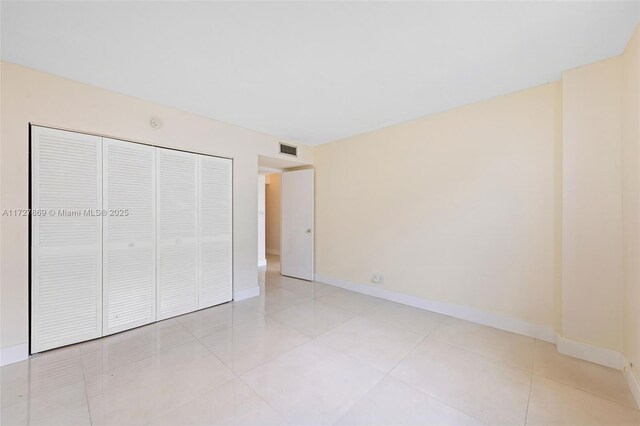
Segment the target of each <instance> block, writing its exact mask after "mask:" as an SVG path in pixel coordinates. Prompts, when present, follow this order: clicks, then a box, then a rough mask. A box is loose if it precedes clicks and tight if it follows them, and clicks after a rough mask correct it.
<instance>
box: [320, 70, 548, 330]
mask: <svg viewBox="0 0 640 426" xmlns="http://www.w3.org/2000/svg"><path fill="white" fill-rule="evenodd" d="M560 97H561V85H560V83H559V82H554V83H550V84H547V85H544V86H540V87H536V88H532V89H530V90H525V91H521V92H517V93H513V94H510V95H506V96H501V97H498V98H495V99H491V100H488V101H484V102H480V103H477V104H473V105H469V106H466V107H463V108H458V109H455V110H452V111H448V112H444V113H441V114H436V115H433V116H430V117H426V118H423V119H420V120H416V121H412V122H409V123H404V124H400V125H397V126H393V127H389V128H386V129H382V130H379V131H375V132H371V133H367V134H363V135H359V136H355V137H352V138H348V139H344V140H341V141H337V142H334V143H329V144H325V145H321V146H319V147H316V149H315V166H314V167H315V169H316V272H317V273H318V274H320V275H324V276H328V277H332V278H339V279H342V280H348V281H351V282H355V283H361V284H370V282H371V281H370V280H371V275H372V273H373V272H379V273H382V274H384V276H385V284H384V285H383V286H384V287H386V288H388V289H391V290H395V291H397V292H401V293H406V294H409V295H415V296H419V297H423V298H427V299H433V300H437V301H443V302H450V303H455V304H459V305H464V306H467V307H472V308H476V309H480V310H483V311H489V312H493V313H497V314H501V315H504V316H508V317H512V318H516V319H521V320H524V321H528V322H531V323H534V324H540V325H546V326H552V327H559V318H560V312H559V303H560V294H559V290H560V281H559V280H560V253H561V252H560V240H559V238H558V235H559V233H560V221H561V210H560V209H561V198H560V196H561V180H560V178H561V169H560V166H561V164H560V158H561V157H560V149H561V142H560V139H561V99H560ZM370 285H373V284H370Z"/></svg>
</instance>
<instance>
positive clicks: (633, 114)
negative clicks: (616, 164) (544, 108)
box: [622, 26, 640, 381]
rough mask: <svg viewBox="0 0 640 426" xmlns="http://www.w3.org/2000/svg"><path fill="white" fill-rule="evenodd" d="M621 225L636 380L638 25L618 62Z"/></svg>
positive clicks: (639, 366) (639, 361)
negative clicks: (620, 114) (620, 129)
mask: <svg viewBox="0 0 640 426" xmlns="http://www.w3.org/2000/svg"><path fill="white" fill-rule="evenodd" d="M622 85H623V86H622V93H623V97H622V225H623V236H624V241H623V243H624V244H623V255H624V256H623V261H624V280H625V287H626V302H627V305H626V309H625V313H626V315H625V325H626V327H625V331H626V332H625V345H624V346H625V355H626V356H627V358H628V359H629V361H631V363H632V364H633V367H632V369H633V372H634V373H635V375H636V378H638V380H639V381H640V26H639V27H638V28H637V29H636V32H635V34H634V36H633V38H632V39H631V41H630V42H629V45H628V46H627V48H626V50H625V52H624V56H623V63H622Z"/></svg>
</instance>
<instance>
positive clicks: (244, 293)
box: [233, 286, 260, 302]
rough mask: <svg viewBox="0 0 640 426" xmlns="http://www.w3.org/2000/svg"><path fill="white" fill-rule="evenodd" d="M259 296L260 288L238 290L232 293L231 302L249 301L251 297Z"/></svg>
mask: <svg viewBox="0 0 640 426" xmlns="http://www.w3.org/2000/svg"><path fill="white" fill-rule="evenodd" d="M256 296H260V286H255V287H251V288H245V289H244V290H238V291H235V292H234V293H233V300H234V301H236V302H239V301H241V300H245V299H251V298H252V297H256Z"/></svg>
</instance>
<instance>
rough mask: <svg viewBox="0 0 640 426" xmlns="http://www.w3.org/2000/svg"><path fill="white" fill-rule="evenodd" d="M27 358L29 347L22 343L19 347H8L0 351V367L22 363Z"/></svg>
mask: <svg viewBox="0 0 640 426" xmlns="http://www.w3.org/2000/svg"><path fill="white" fill-rule="evenodd" d="M28 358H29V345H28V344H27V343H23V344H20V345H15V346H9V347H8V348H3V349H0V366H1V365H9V364H13V363H14V362H19V361H24V360H25V359H28Z"/></svg>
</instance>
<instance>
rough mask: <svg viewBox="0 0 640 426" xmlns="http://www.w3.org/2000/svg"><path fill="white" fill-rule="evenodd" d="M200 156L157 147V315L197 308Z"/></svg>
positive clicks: (177, 313)
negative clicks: (198, 170) (198, 169)
mask: <svg viewBox="0 0 640 426" xmlns="http://www.w3.org/2000/svg"><path fill="white" fill-rule="evenodd" d="M197 168H198V156H197V155H196V154H191V153H187V152H181V151H172V150H169V149H161V148H157V149H156V170H157V176H158V178H157V181H156V182H157V185H158V192H157V197H158V199H157V213H156V214H157V221H156V222H157V233H156V235H157V240H156V241H157V247H156V249H157V265H156V268H157V292H158V295H157V299H158V304H157V317H158V320H162V319H165V318H170V317H173V316H176V315H182V314H184V313H187V312H191V311H195V310H197V309H198V203H197V200H198V183H197V181H198V179H197V178H198V173H197Z"/></svg>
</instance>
